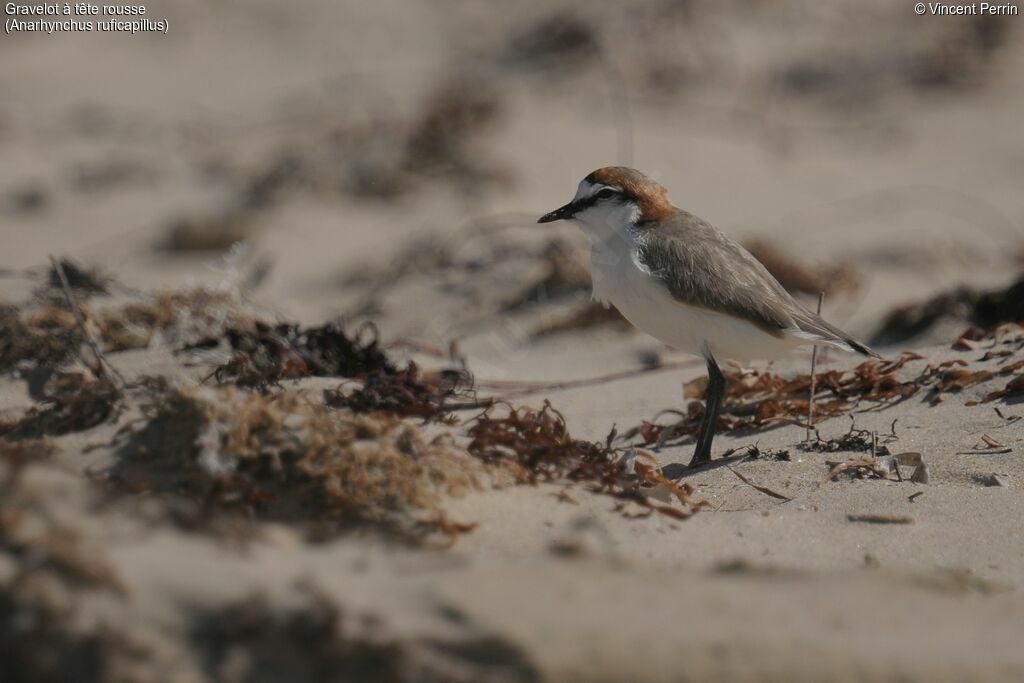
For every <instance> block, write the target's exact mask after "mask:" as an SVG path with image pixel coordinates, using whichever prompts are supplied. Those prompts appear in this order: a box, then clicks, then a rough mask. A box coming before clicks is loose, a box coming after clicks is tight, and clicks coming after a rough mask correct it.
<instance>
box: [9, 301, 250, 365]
mask: <svg viewBox="0 0 1024 683" xmlns="http://www.w3.org/2000/svg"><path fill="white" fill-rule="evenodd" d="M78 308H79V310H80V311H81V312H82V315H83V317H84V319H85V327H86V329H87V330H88V332H89V334H90V335H92V336H93V337H94V338H95V340H96V343H97V344H98V345H99V348H100V350H101V351H102V352H104V353H116V352H118V351H127V350H130V349H144V348H148V347H149V346H150V345H151V344H152V343H154V342H155V341H156V340H157V339H158V337H159V339H161V340H163V341H164V342H166V343H168V344H170V345H172V346H176V347H178V346H187V345H189V344H194V343H197V342H200V341H202V340H204V339H209V338H211V337H219V336H220V335H222V334H223V333H224V331H225V330H226V329H229V328H230V329H244V328H247V327H248V326H251V325H252V324H253V321H252V318H251V316H249V315H248V314H246V313H245V312H244V311H243V310H242V306H241V305H240V304H239V302H238V300H237V297H236V296H235V295H234V294H232V293H230V292H225V291H218V290H210V289H203V288H198V289H192V290H187V291H183V292H161V293H157V294H154V295H152V296H147V297H144V298H140V299H135V300H132V301H129V302H126V303H123V304H120V305H113V306H108V307H105V308H103V309H95V310H94V309H93V308H92V307H88V306H85V305H84V303H81V302H79V303H78ZM85 342H86V339H85V336H84V335H83V334H82V330H81V328H79V326H78V324H77V322H76V320H75V316H74V313H72V311H71V310H70V309H69V308H68V307H67V305H66V302H63V301H62V302H60V303H45V304H43V305H34V306H24V307H20V308H19V307H16V306H2V307H0V372H7V371H10V370H13V369H14V368H16V367H18V366H19V365H21V364H29V365H34V366H58V365H61V364H63V363H66V362H67V361H68V360H70V359H71V358H72V357H74V356H75V354H76V353H77V352H78V351H79V349H80V348H81V347H82V344H84V343H85Z"/></svg>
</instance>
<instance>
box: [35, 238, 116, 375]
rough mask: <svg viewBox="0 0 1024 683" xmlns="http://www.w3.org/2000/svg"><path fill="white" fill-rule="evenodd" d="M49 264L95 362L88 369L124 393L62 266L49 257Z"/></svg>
mask: <svg viewBox="0 0 1024 683" xmlns="http://www.w3.org/2000/svg"><path fill="white" fill-rule="evenodd" d="M50 263H51V264H52V266H53V270H54V272H56V273H57V276H58V277H59V278H60V285H61V289H62V290H63V292H64V298H65V300H66V301H67V304H68V308H69V309H71V314H72V315H73V316H74V317H75V324H76V325H77V326H78V330H79V332H80V333H81V334H82V338H83V339H84V340H85V343H86V344H88V346H89V349H90V350H91V351H92V354H93V356H94V358H95V360H96V365H95V367H92V366H91V365H90V369H92V370H93V372H94V374H96V376H97V377H99V378H101V379H106V380H109V381H110V382H111V383H112V384H113V385H114V386H115V387H116V388H117V390H118V391H124V388H125V386H126V385H127V384H128V383H127V382H126V381H125V379H124V376H123V375H121V373H120V372H118V370H117V368H115V367H114V366H113V365H111V364H110V361H108V360H107V357H106V356H105V355H103V352H102V351H101V350H100V347H99V344H97V343H96V339H94V338H93V336H92V334H91V333H90V332H89V330H88V328H86V326H85V316H83V315H82V311H81V309H79V307H78V304H77V303H76V302H75V296H74V294H73V293H72V291H71V284H70V283H69V282H68V276H67V274H66V273H65V272H64V265H63V264H62V263H61V262H60V261H58V260H57V259H56V258H55V257H54V256H52V255H51V256H50ZM87 365H88V364H87Z"/></svg>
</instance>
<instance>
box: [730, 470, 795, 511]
mask: <svg viewBox="0 0 1024 683" xmlns="http://www.w3.org/2000/svg"><path fill="white" fill-rule="evenodd" d="M726 469H728V470H729V471H730V472H732V473H733V474H735V475H736V477H737V478H738V479H739V480H740V481H742V482H743V483H744V484H746V485H747V486H749V487H751V488H753V489H756V490H757V491H760V492H761V493H763V494H764V495H766V496H770V497H772V498H776V499H778V500H781V501H783V502H785V503H788V502H789V501H791V500H793V499H792V498H790V497H789V496H787V495H785V494H782V493H779V492H778V491H773V490H772V489H770V488H768V487H767V486H761V485H760V484H755V483H754V482H752V481H750V480H749V479H747V478H746V477H745V476H744V475H742V474H740V473H739V472H737V471H736V470H734V469H733V468H731V467H729V466H728V465H726Z"/></svg>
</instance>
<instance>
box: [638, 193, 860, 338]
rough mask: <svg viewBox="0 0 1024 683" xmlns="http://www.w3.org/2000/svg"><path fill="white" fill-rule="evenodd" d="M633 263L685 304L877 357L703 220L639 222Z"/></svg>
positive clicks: (679, 215)
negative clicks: (634, 261) (800, 300)
mask: <svg viewBox="0 0 1024 683" xmlns="http://www.w3.org/2000/svg"><path fill="white" fill-rule="evenodd" d="M636 230H637V235H636V237H637V245H638V246H637V249H636V251H635V253H634V258H635V259H636V262H637V265H638V266H640V267H642V268H644V269H646V270H647V271H649V272H650V273H651V274H652V275H654V276H655V277H657V278H658V279H660V280H661V281H662V282H663V283H664V284H665V286H666V287H667V288H668V290H669V292H670V293H671V294H672V296H673V297H674V298H675V299H677V300H678V301H681V302H683V303H685V304H688V305H690V306H698V307H701V308H705V309H709V310H715V311H722V312H725V313H728V314H730V315H733V316H735V317H738V318H741V319H743V320H747V321H749V322H751V323H753V324H754V325H756V326H758V327H759V328H761V329H763V330H765V331H766V332H769V333H770V334H774V335H777V336H780V337H781V336H783V335H785V334H787V333H788V334H795V335H797V336H801V337H806V338H808V340H809V341H814V340H816V339H817V340H820V341H823V342H827V343H833V344H838V345H841V346H846V347H848V348H850V349H851V350H854V351H857V352H859V353H863V354H865V355H873V356H877V354H875V353H874V352H873V351H871V349H869V348H867V347H866V346H864V345H863V344H860V343H859V342H857V341H856V340H855V339H853V338H852V337H850V335H848V334H846V333H845V332H843V331H842V330H841V329H839V328H838V327H836V326H834V325H832V324H830V323H828V322H826V321H825V320H823V319H822V318H821V317H820V316H818V315H816V314H815V313H813V312H811V311H810V310H808V309H807V308H806V307H804V306H803V305H802V304H800V303H799V302H798V301H796V300H795V299H794V298H793V297H792V296H790V294H789V292H787V291H786V290H785V288H784V287H783V286H782V285H781V284H779V281H778V280H776V279H775V278H774V277H772V275H771V273H769V272H768V269H767V268H765V267H764V265H762V264H761V262H760V261H758V260H757V259H756V258H754V256H753V255H751V254H750V252H748V251H747V250H746V249H744V248H743V247H742V246H740V245H739V244H737V243H736V242H734V241H733V240H731V239H729V237H727V236H726V235H725V234H724V233H722V232H721V231H719V230H718V229H716V228H715V227H714V226H712V225H711V224H709V223H707V222H706V221H703V220H701V219H700V218H697V217H696V216H694V215H693V214H691V213H688V212H686V211H681V210H679V211H677V212H676V213H675V214H674V215H673V216H672V217H670V218H669V219H667V221H661V222H660V224H659V225H658V227H657V228H654V227H651V226H645V225H644V224H643V223H641V224H639V225H638V226H637V228H636Z"/></svg>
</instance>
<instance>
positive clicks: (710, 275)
mask: <svg viewBox="0 0 1024 683" xmlns="http://www.w3.org/2000/svg"><path fill="white" fill-rule="evenodd" d="M666 195H667V191H666V190H665V188H664V187H662V186H661V185H659V184H658V183H656V182H654V181H653V180H651V179H650V178H648V177H647V176H645V175H644V174H643V173H640V172H639V171H636V170H633V169H632V168H625V167H621V166H610V167H607V168H601V169H598V170H596V171H594V172H593V173H591V174H590V175H588V176H587V177H586V178H584V179H583V180H582V181H581V182H580V184H579V188H578V189H577V190H576V196H575V197H573V199H572V201H571V202H569V203H568V204H566V205H565V206H563V207H561V208H559V209H555V210H554V211H552V212H551V213H548V214H545V215H543V216H541V218H540V220H539V221H537V222H538V223H549V222H551V221H557V220H574V221H576V222H577V223H579V225H580V227H582V228H583V231H584V232H585V233H586V234H587V236H589V237H590V242H591V250H590V266H591V268H590V275H591V280H592V282H593V285H594V298H595V299H597V300H599V301H601V302H602V303H604V304H605V306H607V305H609V304H614V305H615V307H616V308H617V309H619V312H620V313H622V315H623V316H625V318H626V319H627V320H629V321H630V322H631V323H632V324H633V325H635V326H637V327H639V328H640V329H641V330H643V331H644V332H647V333H648V334H650V335H651V336H653V337H656V338H657V339H659V340H661V341H663V342H665V343H666V344H668V345H669V346H672V347H674V348H676V349H679V350H681V351H687V352H689V353H693V354H695V355H699V356H702V357H703V358H704V360H705V361H707V366H708V389H707V402H706V404H705V407H704V417H703V420H702V421H701V428H700V433H699V435H698V436H697V447H696V449H695V450H694V454H693V459H692V460H691V461H690V465H691V466H693V465H699V464H702V463H706V462H708V461H709V460H711V441H712V439H713V438H714V436H715V423H716V422H717V420H718V414H719V410H720V409H721V403H722V397H723V396H724V395H725V387H726V382H725V377H724V376H723V375H722V371H721V370H720V369H719V367H718V362H717V360H716V359H725V358H731V359H733V360H737V361H743V360H750V359H754V358H765V359H769V358H776V357H779V356H781V355H783V354H785V353H786V352H787V351H790V350H792V349H794V348H796V347H799V346H804V345H808V344H827V345H829V346H833V347H835V348H838V349H842V350H843V351H849V352H854V353H861V354H864V355H866V356H874V357H876V358H877V357H878V354H876V353H875V352H874V351H872V350H871V349H869V348H868V347H866V346H864V345H863V344H861V343H860V342H858V341H857V340H855V339H854V338H852V337H851V336H850V335H848V334H846V333H845V332H843V331H842V330H840V329H839V328H838V327H836V326H834V325H832V324H830V323H828V322H826V321H825V320H823V319H822V318H821V317H820V316H818V315H815V314H814V313H812V312H811V311H810V310H808V309H807V308H805V307H804V306H802V305H801V304H800V303H798V302H797V301H795V300H794V299H793V297H792V296H790V295H789V293H788V292H787V291H786V290H785V289H784V288H783V287H782V285H780V284H779V282H778V280H776V279H775V278H774V277H772V276H771V274H770V273H769V272H768V270H767V269H766V268H765V267H764V266H763V265H761V263H760V262H759V261H758V260H757V259H756V258H754V257H753V256H752V255H751V254H750V252H748V251H747V250H746V249H744V248H743V247H741V246H740V245H739V244H737V243H736V242H734V241H733V240H731V239H729V238H728V237H726V236H725V235H724V234H723V233H722V232H720V231H719V230H718V229H716V228H715V227H713V226H712V225H710V224H709V223H707V222H705V221H703V220H701V219H700V218H697V217H696V216H694V215H693V214H691V213H687V212H686V211H683V210H682V209H677V208H676V207H674V206H672V204H670V203H669V201H668V198H667V196H666Z"/></svg>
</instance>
